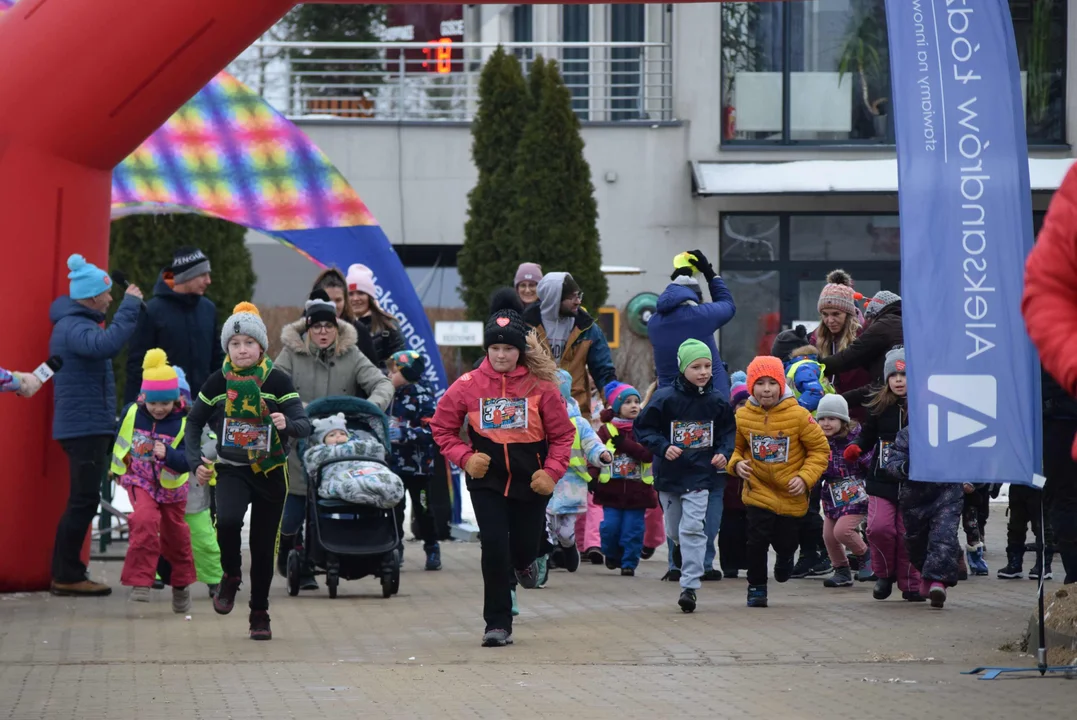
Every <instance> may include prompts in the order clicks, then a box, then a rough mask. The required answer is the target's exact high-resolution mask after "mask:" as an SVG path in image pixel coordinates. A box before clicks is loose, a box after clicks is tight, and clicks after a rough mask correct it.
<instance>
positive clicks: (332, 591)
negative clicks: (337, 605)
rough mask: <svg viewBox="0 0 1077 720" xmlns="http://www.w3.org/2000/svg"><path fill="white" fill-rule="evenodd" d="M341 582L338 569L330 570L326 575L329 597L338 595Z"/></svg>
mask: <svg viewBox="0 0 1077 720" xmlns="http://www.w3.org/2000/svg"><path fill="white" fill-rule="evenodd" d="M339 584H340V576H339V575H338V574H337V571H336V570H330V571H329V572H328V573H326V576H325V585H326V587H328V588H329V597H330V598H335V597H336V596H337V585H339Z"/></svg>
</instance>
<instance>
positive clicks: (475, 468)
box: [464, 453, 490, 480]
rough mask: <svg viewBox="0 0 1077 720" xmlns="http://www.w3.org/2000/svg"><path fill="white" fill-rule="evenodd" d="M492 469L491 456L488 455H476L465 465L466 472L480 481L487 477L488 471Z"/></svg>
mask: <svg viewBox="0 0 1077 720" xmlns="http://www.w3.org/2000/svg"><path fill="white" fill-rule="evenodd" d="M489 469H490V456H489V455H487V454H486V453H475V454H474V455H472V456H471V457H469V458H468V459H467V462H465V463H464V472H466V473H467V474H468V475H470V476H471V477H473V478H475V479H476V480H478V479H479V478H482V477H486V471H487V470H489Z"/></svg>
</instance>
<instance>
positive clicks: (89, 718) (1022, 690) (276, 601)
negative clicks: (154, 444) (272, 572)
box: [0, 512, 1077, 720]
mask: <svg viewBox="0 0 1077 720" xmlns="http://www.w3.org/2000/svg"><path fill="white" fill-rule="evenodd" d="M1001 515H1002V513H1001V512H996V514H995V515H994V516H993V519H992V523H991V529H992V530H993V536H994V537H995V538H1001V537H1003V535H1004V528H1003V526H1002V521H1001V520H1000V519H998V518H999V517H1000V516H1001ZM996 544H997V543H996ZM442 548H443V551H442V555H443V560H444V565H445V567H444V570H442V571H441V572H433V573H431V572H423V571H422V570H421V566H420V565H419V562H420V560H421V556H422V550H421V546H420V545H418V544H416V543H409V544H408V548H407V554H406V559H407V564H406V565H405V569H404V573H403V575H402V577H401V590H400V594H399V595H398V596H396V597H394V598H391V599H389V600H383V599H382V598H381V596H380V591H379V586H378V585H377V584H376V582H375V581H374V580H372V579H365V580H359V581H354V582H350V583H343V584H342V585H341V591H340V596H339V597H338V598H337V599H335V600H330V599H329V598H328V596H327V595H326V593H325V591H324V589H323V590H322V591H321V592H316V593H304V594H303V595H302V596H301V597H299V598H289V597H287V595H286V593H285V590H284V583H283V582H282V581H281V580H280V579H279V578H278V579H277V581H275V583H274V586H273V590H272V594H271V605H272V607H271V608H270V613H271V615H272V617H273V632H274V639H273V641H271V642H266V643H256V642H252V641H250V640H248V639H247V638H246V630H247V624H246V613H245V612H243V605H244V604H245V598H246V593H245V591H241V592H240V597H239V602H238V603H237V609H236V611H235V612H233V614H232V615H229V616H227V617H221V616H218V615H216V614H214V612H213V610H212V607H211V606H210V602H209V599H208V597H207V595H206V594H205V593H204V592H203V591H202V587H201V586H200V590H199V592H198V593H197V594H196V596H195V597H196V602H195V606H194V610H193V612H192V613H191V619H190V620H186V619H185V618H184V616H182V615H173V614H172V612H171V607H170V603H169V597H168V593H167V591H163V592H155V593H154V599H153V602H152V603H150V604H148V605H146V604H133V603H129V602H127V598H126V591H125V590H124V589H122V588H118V587H117V589H116V590H117V591H116V593H115V594H114V595H113V596H111V597H108V598H88V599H79V600H73V599H68V598H54V597H51V596H49V595H47V594H21V595H8V596H0V718H17V719H19V720H22V719H30V718H46V719H48V720H54V719H55V720H62V719H65V718H77V719H78V720H93V719H95V718H109V719H110V720H123V719H124V718H138V719H139V720H152V719H155V718H169V719H170V720H171V719H175V718H185V719H186V718H235V719H236V720H238V719H240V718H311V717H325V718H338V717H340V718H345V717H346V718H354V717H357V716H361V715H362V714H364V713H367V714H370V713H373V714H376V715H377V716H378V717H385V718H428V717H431V718H507V717H514V718H533V717H553V716H567V715H569V714H572V715H579V716H588V717H590V718H618V719H623V718H648V719H654V718H665V717H676V716H683V715H689V716H696V715H700V714H703V713H706V714H707V715H710V716H714V717H719V718H740V717H752V718H782V720H797V719H799V718H833V717H836V716H841V715H842V714H847V713H853V712H855V713H856V714H858V715H864V716H867V717H871V718H872V719H873V720H885V719H887V718H901V719H902V720H907V719H908V718H910V717H917V716H928V717H938V716H942V715H946V716H949V717H953V718H965V717H969V718H972V717H974V718H977V720H985V719H987V718H996V717H998V718H1003V717H1005V718H1012V717H1014V716H1016V715H1017V714H1019V713H1022V712H1028V711H1030V710H1032V709H1033V708H1035V709H1037V710H1038V711H1039V713H1040V716H1041V717H1068V716H1072V714H1073V709H1074V707H1075V706H1077V684H1075V683H1074V681H1073V680H1070V679H1065V678H1058V677H1056V678H1050V677H1049V678H1047V679H1040V678H1039V677H1038V676H1037V677H1029V678H1027V679H1004V680H995V681H980V680H976V679H973V678H970V677H966V676H962V675H961V674H960V672H961V671H962V670H967V669H970V668H972V667H974V666H976V665H999V664H1000V665H1032V664H1033V659H1032V658H1031V657H1028V656H1026V655H1023V654H1022V653H1021V652H1020V650H1019V649H1017V645H1018V644H1019V640H1020V635H1021V631H1020V628H1021V627H1022V626H1023V625H1024V624H1025V623H1026V622H1027V618H1028V616H1029V613H1030V612H1031V610H1032V608H1033V606H1034V598H1035V584H1034V583H1032V582H1029V581H1028V580H1021V581H1001V580H997V579H995V578H994V577H991V578H976V579H974V580H971V581H969V582H967V583H962V584H961V585H959V586H958V587H957V588H956V589H955V590H953V591H952V592H951V600H950V602H948V604H947V607H946V609H945V610H942V611H936V610H932V609H930V608H928V607H927V606H926V605H923V604H920V605H911V604H909V603H905V602H902V601H901V600H900V599H898V600H893V599H891V600H889V601H886V602H878V601H875V600H873V599H872V598H871V587H870V585H869V584H860V585H857V586H856V587H854V588H851V589H838V590H828V589H825V588H823V587H822V586H821V582H820V581H819V580H818V579H814V580H812V579H807V580H793V581H790V582H788V583H786V584H784V585H777V584H774V583H773V582H772V584H771V593H770V594H771V603H772V606H771V607H770V608H768V609H748V608H746V607H745V606H744V597H745V582H744V581H743V580H732V581H731V580H723V581H721V582H717V583H705V584H704V587H703V589H702V590H701V591H700V594H699V598H700V606H699V609H698V610H697V611H696V613H695V614H693V615H684V614H682V613H681V612H680V610H679V609H678V608H677V606H676V599H677V595H678V591H679V588H677V587H676V586H675V585H671V584H669V583H663V582H659V581H658V578H659V577H660V576H661V575H662V574H663V572H664V570H665V561H664V559H662V557H661V552H660V553H659V554H658V555H656V557H655V558H654V559H652V560H649V561H645V562H644V563H642V565H641V567H640V570H639V574H638V575H637V576H636V577H635V578H622V577H620V576H619V575H615V574H614V573H611V572H609V571H607V570H606V569H605V568H604V567H595V566H590V565H586V566H583V567H582V568H581V569H580V571H579V572H577V573H575V574H571V575H570V574H568V573H565V572H563V571H558V572H554V573H552V575H551V579H550V582H549V586H548V587H547V588H545V589H541V590H530V591H521V593H520V605H521V609H522V612H523V614H522V615H521V617H519V618H517V624H516V626H515V630H514V636H515V640H516V645H515V646H513V647H509V648H503V649H484V648H480V647H479V637H480V634H481V631H482V619H481V602H482V592H481V575H480V571H479V547H478V545H477V544H443V546H442ZM1001 554H1002V553H1001V547H998V548H997V549H996V548H993V549H992V553H991V554H990V555H989V559H990V560H991V562H992V569H993V570H994V569H996V568H997V566H998V565H999V563H1000V562H1001V557H1000V556H1001ZM92 573H93V574H94V575H95V576H96V577H101V578H104V579H105V580H107V581H110V582H113V583H116V584H118V580H119V573H120V564H119V563H95V564H94V566H93V568H92ZM1053 585H1055V586H1057V583H1054V584H1053ZM1002 648H1006V649H1002Z"/></svg>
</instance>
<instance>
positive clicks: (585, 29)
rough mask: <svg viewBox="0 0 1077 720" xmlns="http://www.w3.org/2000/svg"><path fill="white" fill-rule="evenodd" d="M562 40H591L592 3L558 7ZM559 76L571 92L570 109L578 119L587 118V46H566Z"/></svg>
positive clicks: (589, 85)
mask: <svg viewBox="0 0 1077 720" xmlns="http://www.w3.org/2000/svg"><path fill="white" fill-rule="evenodd" d="M561 39H562V40H564V42H587V41H588V40H590V39H591V6H590V5H562V6H561ZM563 53H564V55H563V57H562V63H561V75H562V76H563V77H564V79H565V85H566V86H567V87H568V90H569V92H570V93H572V109H573V110H574V111H575V112H576V114H577V115H578V116H579V118H580V120H586V119H587V114H588V109H589V107H590V92H591V79H590V75H589V72H588V71H589V67H588V66H589V58H590V54H589V52H588V49H587V48H565V49H564V51H563Z"/></svg>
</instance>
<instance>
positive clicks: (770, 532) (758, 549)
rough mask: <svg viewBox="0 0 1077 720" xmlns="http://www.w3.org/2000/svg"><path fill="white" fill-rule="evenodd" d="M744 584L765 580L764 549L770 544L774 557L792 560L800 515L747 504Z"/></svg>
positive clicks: (753, 583)
mask: <svg viewBox="0 0 1077 720" xmlns="http://www.w3.org/2000/svg"><path fill="white" fill-rule="evenodd" d="M745 514H746V516H747V519H748V584H749V585H756V586H761V585H766V584H767V575H768V573H767V552H768V551H769V550H770V547H771V546H774V552H775V553H776V554H777V555H778V561H779V562H783V561H786V560H788V561H792V559H793V553H794V552H795V551H796V549H797V535H798V533H799V532H800V528H801V527H802V524H803V520H804V519H803V518H798V517H789V516H787V515H778V514H776V513H772V512H771V511H770V510H764V509H763V508H758V507H748V508H747V509H746V510H745Z"/></svg>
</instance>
